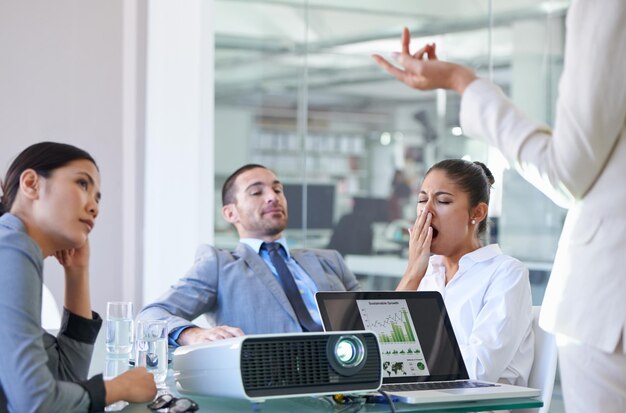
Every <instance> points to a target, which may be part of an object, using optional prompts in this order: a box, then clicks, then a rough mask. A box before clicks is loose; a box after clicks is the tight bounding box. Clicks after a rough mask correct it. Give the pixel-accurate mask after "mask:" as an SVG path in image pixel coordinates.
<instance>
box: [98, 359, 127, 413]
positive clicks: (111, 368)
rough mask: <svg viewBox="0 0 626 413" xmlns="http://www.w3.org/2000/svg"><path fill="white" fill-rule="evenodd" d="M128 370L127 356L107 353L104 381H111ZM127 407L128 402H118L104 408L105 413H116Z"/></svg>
mask: <svg viewBox="0 0 626 413" xmlns="http://www.w3.org/2000/svg"><path fill="white" fill-rule="evenodd" d="M128 369H130V364H129V354H114V353H107V355H106V358H105V366H104V377H103V378H104V379H105V380H111V379H113V378H115V377H117V376H119V375H120V374H122V373H124V372H125V371H127V370H128ZM126 406H128V402H127V401H124V400H120V401H118V402H115V403H113V404H110V405H108V406H106V407H105V408H104V411H105V412H117V411H119V410H122V409H123V408H124V407H126Z"/></svg>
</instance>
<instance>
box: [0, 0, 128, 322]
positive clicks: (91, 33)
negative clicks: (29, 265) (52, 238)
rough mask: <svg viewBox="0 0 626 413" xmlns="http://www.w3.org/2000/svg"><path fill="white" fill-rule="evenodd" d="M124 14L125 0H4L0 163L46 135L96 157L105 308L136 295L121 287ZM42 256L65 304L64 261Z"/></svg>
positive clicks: (96, 272)
mask: <svg viewBox="0 0 626 413" xmlns="http://www.w3.org/2000/svg"><path fill="white" fill-rule="evenodd" d="M122 16H123V4H122V0H117V1H100V2H93V1H90V2H85V1H70V0H60V1H54V2H46V1H29V0H27V1H3V2H2V4H1V5H0V61H1V62H2V64H0V169H2V171H3V172H2V173H4V172H5V171H6V169H7V168H8V166H9V163H10V160H12V159H13V157H14V156H15V155H17V153H18V152H20V151H21V150H22V149H24V148H25V147H26V146H28V145H29V144H31V143H34V142H38V141H41V140H55V141H62V142H67V143H71V144H75V145H77V146H79V147H81V148H84V149H86V150H87V151H89V152H91V154H92V155H93V156H94V157H95V158H96V160H97V162H98V164H99V167H100V171H101V174H102V195H103V197H102V206H101V214H100V216H99V217H98V220H97V223H96V228H95V230H94V232H93V233H92V236H91V243H92V248H91V250H92V259H91V279H92V280H91V286H92V300H93V307H94V309H95V310H96V311H99V312H101V313H103V310H104V305H105V302H106V301H107V300H112V299H122V298H129V299H132V298H131V297H128V296H127V294H123V292H122V289H121V288H120V286H121V285H122V284H123V267H122V262H123V255H124V249H125V246H126V240H125V239H124V237H123V233H122V225H121V224H122V211H123V209H124V207H125V204H124V200H123V199H122V192H121V191H120V189H121V188H123V186H124V184H125V179H124V169H123V165H122V161H121V160H122V158H123V156H122V155H123V154H122V151H123V147H124V142H123V133H122V129H123V123H124V116H123V113H122V107H123V101H122V100H123V96H124V95H123V93H122V82H123V73H124V72H123V66H124V61H123V49H122V36H123V20H122ZM45 265H46V270H45V276H44V278H45V282H46V284H48V286H49V287H50V289H51V291H52V292H53V294H54V295H55V297H56V299H57V301H58V302H59V304H61V303H62V302H63V300H62V297H63V276H62V271H61V268H60V266H59V265H58V264H56V262H54V260H53V259H48V260H47V261H46V264H45ZM95 292H97V293H95ZM129 292H130V293H131V294H132V291H129Z"/></svg>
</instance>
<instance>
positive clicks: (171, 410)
mask: <svg viewBox="0 0 626 413" xmlns="http://www.w3.org/2000/svg"><path fill="white" fill-rule="evenodd" d="M148 408H149V409H150V410H155V411H160V412H163V413H188V412H195V411H196V410H198V403H196V402H194V401H193V400H191V399H188V398H186V397H181V398H176V397H174V396H172V395H171V394H168V393H165V394H162V395H160V396H159V397H157V398H156V399H154V400H153V401H152V402H151V403H150V404H149V405H148Z"/></svg>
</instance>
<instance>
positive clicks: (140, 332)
mask: <svg viewBox="0 0 626 413" xmlns="http://www.w3.org/2000/svg"><path fill="white" fill-rule="evenodd" d="M167 334H168V332H167V322H166V321H163V320H139V321H137V341H136V342H135V366H137V367H145V368H146V369H147V370H148V372H150V373H152V374H153V375H154V382H155V383H156V385H157V387H159V388H163V387H164V386H165V378H166V376H167Z"/></svg>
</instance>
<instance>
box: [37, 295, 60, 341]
mask: <svg viewBox="0 0 626 413" xmlns="http://www.w3.org/2000/svg"><path fill="white" fill-rule="evenodd" d="M41 327H43V329H44V330H47V331H58V330H59V329H60V328H61V314H60V312H59V306H58V305H57V302H56V300H55V299H54V296H53V295H52V293H51V292H50V290H49V289H48V287H46V285H45V284H43V285H42V295H41Z"/></svg>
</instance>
